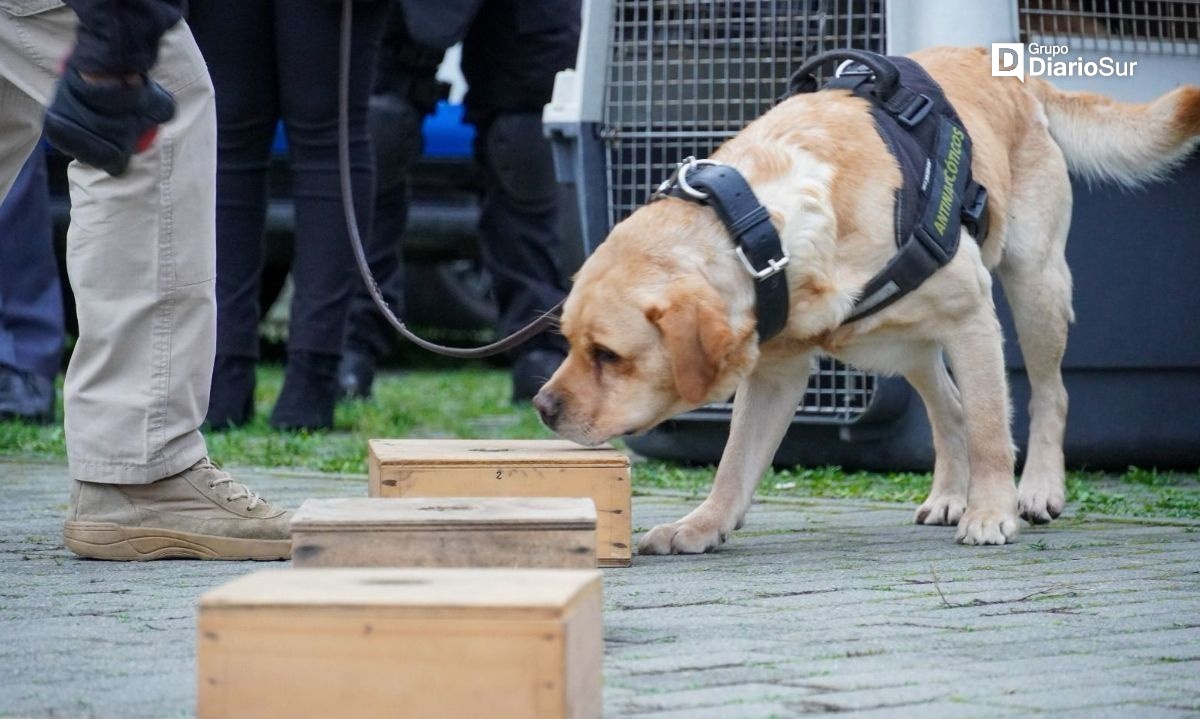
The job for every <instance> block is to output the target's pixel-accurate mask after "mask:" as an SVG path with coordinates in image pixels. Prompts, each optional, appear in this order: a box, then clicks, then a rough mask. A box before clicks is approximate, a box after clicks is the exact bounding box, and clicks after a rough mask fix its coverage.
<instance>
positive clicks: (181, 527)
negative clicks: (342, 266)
mask: <svg viewBox="0 0 1200 719" xmlns="http://www.w3.org/2000/svg"><path fill="white" fill-rule="evenodd" d="M74 31H75V17H74V15H73V14H72V13H71V12H70V11H68V10H66V9H65V8H61V7H59V8H54V9H49V10H46V11H43V12H39V13H34V14H30V15H27V16H22V17H14V16H12V15H9V14H6V13H4V12H0V72H2V73H3V74H4V76H5V77H6V78H7V79H9V80H11V84H12V85H14V86H17V87H19V89H20V90H21V91H22V92H23V93H25V94H26V95H27V96H28V97H29V98H30V99H32V100H33V101H34V102H35V103H40V104H41V105H45V103H46V102H47V101H48V99H49V97H50V93H51V92H52V91H53V89H54V84H55V82H56V79H57V78H56V75H55V71H56V68H57V63H58V61H59V60H60V59H61V58H62V57H64V56H65V55H66V54H67V53H68V52H69V50H70V47H71V42H72V40H73V38H74V35H75V32H74ZM160 50H161V52H160V55H159V62H158V65H156V66H155V68H154V70H153V71H152V72H151V75H152V77H153V78H154V79H155V81H157V82H159V83H160V84H162V85H163V87H165V88H166V89H167V90H168V91H170V92H171V93H172V94H173V95H174V97H175V100H176V104H177V109H176V115H175V117H174V119H172V120H171V121H170V122H168V123H166V124H165V125H163V126H162V127H161V128H160V129H159V132H158V136H157V138H156V139H155V141H154V142H153V143H152V145H151V146H150V147H149V148H148V149H147V150H146V151H144V152H142V153H141V154H139V155H136V156H135V157H133V158H132V160H131V162H130V164H129V167H128V169H127V170H126V171H125V172H124V173H123V174H122V175H120V176H118V177H112V176H110V175H108V174H107V173H105V172H103V171H102V170H98V169H96V168H93V167H88V166H85V165H82V164H80V163H78V162H76V163H72V166H71V168H70V170H69V180H70V182H71V198H72V210H71V223H72V226H71V230H70V231H69V233H68V236H67V243H68V249H67V254H68V257H67V267H68V271H69V273H70V277H71V282H72V287H73V288H74V290H75V297H76V300H77V309H78V314H79V340H78V342H77V343H76V345H75V349H74V352H73V354H72V358H71V363H70V366H69V368H68V371H67V384H66V389H65V392H64V394H65V407H66V438H67V452H68V462H69V468H70V471H71V474H72V476H73V477H74V478H75V480H76V481H75V482H74V484H73V489H72V494H71V505H70V506H71V508H70V511H69V514H68V519H67V522H66V524H65V525H64V527H63V537H64V540H65V543H66V546H67V548H68V549H70V550H71V551H73V552H75V553H76V554H79V555H82V556H87V557H96V558H103V559H157V558H160V557H196V558H211V559H239V558H255V559H283V558H286V557H288V556H289V555H290V554H291V541H290V538H289V532H288V521H289V515H288V513H287V512H284V511H283V510H282V509H280V508H278V507H275V506H273V505H271V504H270V503H268V502H265V501H263V500H262V499H261V498H260V497H258V496H257V495H256V494H255V493H254V492H252V491H250V490H249V489H248V488H246V487H245V486H244V485H242V484H240V483H238V482H235V481H234V480H233V478H231V477H230V476H229V475H227V474H225V473H224V472H221V471H220V470H218V469H217V468H216V467H214V466H213V465H212V464H211V463H210V462H209V461H208V459H207V457H206V456H205V454H206V448H205V444H204V438H203V437H202V436H201V434H200V432H199V426H200V423H201V421H202V419H203V417H204V410H205V408H206V407H207V406H208V386H209V381H210V372H211V369H212V358H213V345H214V343H215V325H216V322H215V319H216V317H215V311H216V303H215V301H214V296H213V276H214V274H215V262H214V241H213V235H214V230H213V214H214V210H213V205H214V195H215V187H214V184H215V183H214V181H213V177H214V173H215V164H216V158H215V152H214V148H215V145H216V119H215V114H214V109H213V92H212V84H211V83H210V82H209V79H208V73H207V71H206V69H205V65H204V60H203V58H202V57H201V56H200V52H199V50H198V48H197V47H196V45H195V43H194V42H193V41H192V36H191V32H190V31H189V30H188V28H187V26H186V25H185V24H184V23H182V22H181V23H179V24H178V25H177V26H176V27H174V28H172V29H171V30H169V31H168V32H167V34H166V35H164V36H163V40H162V44H161V48H160ZM14 78H15V79H14ZM10 112H11V110H10V106H9V105H8V104H7V103H6V104H4V105H0V118H3V119H0V127H3V126H4V125H5V124H7V123H8V122H9V117H10ZM38 117H39V118H40V113H39V115H38ZM36 127H37V126H36V124H35V129H36ZM3 134H4V133H0V137H3ZM0 142H5V140H0Z"/></svg>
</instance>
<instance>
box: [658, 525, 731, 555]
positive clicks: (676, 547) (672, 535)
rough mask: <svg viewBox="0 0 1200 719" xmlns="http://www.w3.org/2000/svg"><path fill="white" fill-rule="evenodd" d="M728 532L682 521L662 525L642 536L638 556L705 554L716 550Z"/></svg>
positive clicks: (717, 527) (718, 527)
mask: <svg viewBox="0 0 1200 719" xmlns="http://www.w3.org/2000/svg"><path fill="white" fill-rule="evenodd" d="M726 536H728V532H722V531H721V528H720V526H719V525H716V524H708V523H706V522H700V521H696V520H687V519H681V520H679V521H678V522H672V523H670V524H660V525H658V526H657V527H655V528H654V529H651V530H650V531H649V532H646V534H645V535H643V536H642V539H641V541H640V542H638V554H703V553H704V552H711V551H712V550H714V549H716V548H717V547H718V546H719V545H720V544H721V543H722V542H724V541H725V538H726Z"/></svg>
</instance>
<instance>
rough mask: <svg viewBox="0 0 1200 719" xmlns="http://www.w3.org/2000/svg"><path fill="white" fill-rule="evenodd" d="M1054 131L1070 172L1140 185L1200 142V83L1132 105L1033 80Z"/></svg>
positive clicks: (1162, 173)
mask: <svg viewBox="0 0 1200 719" xmlns="http://www.w3.org/2000/svg"><path fill="white" fill-rule="evenodd" d="M1028 84H1029V86H1030V88H1031V89H1032V90H1033V93H1034V94H1035V95H1036V96H1037V97H1038V99H1039V100H1041V102H1042V106H1043V107H1044V108H1045V109H1046V116H1047V117H1048V118H1049V120H1050V135H1051V136H1052V137H1053V138H1054V140H1055V142H1057V143H1058V146H1059V147H1061V148H1062V151H1063V154H1064V155H1066V158H1067V166H1068V167H1069V168H1070V170H1071V172H1073V173H1076V174H1079V175H1082V176H1083V177H1086V178H1088V179H1091V180H1111V181H1115V182H1118V183H1120V184H1122V185H1125V186H1129V187H1136V186H1138V185H1141V184H1142V183H1145V182H1151V181H1154V180H1157V179H1160V178H1162V177H1164V176H1165V175H1166V174H1167V173H1169V172H1170V171H1171V170H1172V169H1173V168H1174V167H1175V166H1176V165H1178V164H1179V163H1181V162H1182V161H1183V160H1184V159H1185V158H1187V156H1188V154H1189V153H1190V152H1191V151H1192V150H1193V149H1194V148H1195V147H1196V146H1197V145H1200V87H1197V86H1195V85H1184V86H1183V87H1178V88H1176V89H1174V90H1172V91H1171V92H1169V93H1167V94H1166V95H1163V96H1162V97H1160V98H1158V99H1157V100H1155V101H1153V102H1148V103H1146V104H1143V105H1134V104H1128V103H1122V102H1117V101H1115V100H1112V99H1110V98H1107V97H1104V96H1102V95H1095V94H1092V93H1088V92H1063V91H1060V90H1058V89H1056V88H1054V87H1053V86H1052V85H1050V84H1049V83H1046V82H1043V81H1041V80H1034V79H1031V80H1030V81H1029V83H1028Z"/></svg>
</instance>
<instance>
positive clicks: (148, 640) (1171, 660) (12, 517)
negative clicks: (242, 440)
mask: <svg viewBox="0 0 1200 719" xmlns="http://www.w3.org/2000/svg"><path fill="white" fill-rule="evenodd" d="M239 476H240V477H243V478H245V479H247V480H248V481H250V482H251V483H252V485H253V486H254V487H255V488H257V489H259V490H260V491H262V492H263V493H264V494H266V495H267V496H269V497H271V498H272V499H276V500H279V501H281V502H283V503H285V504H293V505H294V504H298V503H299V502H300V501H301V500H302V499H303V498H305V497H310V496H313V497H315V496H339V495H342V496H345V495H351V496H353V495H361V494H363V493H364V487H363V484H364V483H363V481H361V480H351V479H347V478H336V477H327V476H313V475H296V474H284V473H264V472H261V471H259V472H246V473H241V474H239ZM64 477H65V469H64V468H63V467H61V466H57V465H49V464H25V463H14V462H3V463H0V498H2V501H0V716H18V717H24V716H35V717H42V716H54V717H74V716H88V717H91V716H96V717H120V718H125V717H169V716H190V715H191V714H192V712H193V707H194V703H195V689H194V670H195V665H194V659H193V651H194V636H193V635H194V631H195V609H194V606H195V601H196V597H197V596H198V595H199V594H200V593H201V592H202V591H204V590H206V589H208V588H209V587H212V586H214V585H217V584H220V583H222V582H224V581H226V580H227V579H230V578H232V577H234V576H237V575H239V574H242V573H244V572H248V571H252V570H254V569H255V568H256V566H258V565H252V564H246V563H218V562H182V561H176V562H152V563H145V564H124V563H105V562H91V561H83V560H78V559H75V558H73V557H72V556H71V555H70V554H69V553H68V552H66V550H64V549H63V548H62V546H61V539H60V531H61V522H62V517H63V515H64V513H65V510H66V501H67V491H68V488H67V482H66V480H65V479H64ZM635 486H636V477H635ZM694 504H695V500H692V499H685V498H682V497H671V496H642V497H638V498H636V499H635V501H634V522H635V526H637V527H638V528H639V531H644V530H645V529H648V528H650V527H652V526H653V525H655V524H657V523H659V522H662V521H669V520H673V519H676V518H677V517H678V516H680V515H681V514H682V513H684V512H686V511H687V510H688V509H689V508H690V507H691V506H693V505H694ZM911 512H912V508H909V507H901V506H898V505H881V504H869V503H859V502H847V501H808V502H791V503H786V504H785V503H764V504H759V505H756V506H755V507H754V508H753V509H752V510H751V512H750V515H749V518H748V521H747V526H746V528H745V529H744V530H742V531H740V532H738V533H737V534H736V535H735V537H734V539H733V541H732V543H731V544H729V545H727V546H726V547H725V548H723V549H722V550H721V551H720V552H718V553H716V554H711V555H706V556H699V557H638V558H635V561H634V566H633V567H631V568H628V569H614V570H606V571H605V575H604V592H605V614H604V621H605V638H606V647H605V716H607V717H639V718H640V719H668V718H671V719H674V718H676V717H679V718H685V717H686V718H687V719H706V718H707V717H714V718H720V719H733V718H742V717H745V718H747V719H753V718H757V717H791V716H798V715H808V714H832V713H837V714H838V716H839V717H856V718H857V717H889V716H914V715H919V716H921V717H924V718H929V719H935V718H938V717H981V716H998V717H1007V716H1014V717H1016V716H1030V715H1037V714H1046V715H1051V714H1052V715H1054V716H1055V717H1067V718H1071V717H1099V716H1119V717H1142V716H1145V717H1186V716H1200V523H1188V522H1181V521H1172V522H1167V521H1163V522H1156V521H1150V520H1146V521H1123V520H1112V519H1101V518H1091V519H1080V518H1073V517H1071V516H1069V515H1068V516H1067V517H1066V518H1065V519H1064V520H1060V521H1058V522H1057V523H1055V524H1054V525H1051V526H1049V527H1039V528H1026V529H1025V531H1024V533H1023V534H1022V536H1021V540H1020V543H1019V544H1016V545H1013V546H1008V547H990V548H973V547H961V546H958V545H956V544H954V542H953V530H952V529H949V528H929V527H918V526H914V525H912V524H910V523H909V520H910V515H911Z"/></svg>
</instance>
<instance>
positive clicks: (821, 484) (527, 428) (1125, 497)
mask: <svg viewBox="0 0 1200 719" xmlns="http://www.w3.org/2000/svg"><path fill="white" fill-rule="evenodd" d="M464 367H465V368H464ZM282 381H283V371H282V369H281V368H280V367H278V366H271V365H267V366H264V367H262V368H260V369H259V373H258V389H257V391H256V393H255V417H254V420H253V421H252V422H251V423H250V424H248V425H246V426H245V427H240V428H238V429H235V430H229V431H225V432H210V433H208V443H209V450H210V452H211V454H212V456H213V458H214V459H216V460H218V461H220V462H222V463H224V464H228V465H238V466H254V467H290V468H296V469H305V470H316V471H321V472H341V473H348V474H363V473H365V472H366V441H367V440H368V439H371V438H374V437H395V438H399V437H428V438H449V437H478V438H539V437H551V436H552V434H551V433H550V432H549V431H547V430H546V429H545V428H544V427H542V426H541V424H540V423H539V422H538V420H537V417H536V416H535V413H534V412H533V410H532V409H530V408H529V407H528V405H520V406H514V405H512V404H511V403H510V402H509V393H510V391H511V387H510V383H509V376H508V372H507V371H506V370H504V369H497V368H492V367H488V366H487V365H482V364H474V365H470V364H468V365H465V366H464V365H461V364H460V365H457V366H456V368H455V369H451V370H447V369H441V368H440V367H439V368H434V369H422V370H416V371H410V372H404V373H399V374H391V375H384V376H381V377H380V378H379V380H378V381H377V382H376V387H375V399H374V400H372V401H371V402H347V403H343V404H342V405H341V406H339V407H338V410H337V416H336V420H335V428H334V430H333V431H330V432H320V433H314V434H309V433H303V432H301V433H289V432H277V431H275V430H273V429H271V428H270V427H269V426H268V425H267V416H268V415H269V413H270V410H271V407H272V405H273V404H274V402H275V398H276V397H277V396H278V395H279V390H280V385H281V384H282ZM59 416H60V417H61V416H62V410H61V407H60V408H59ZM0 456H3V457H20V458H31V459H58V460H61V459H63V458H64V457H65V447H64V442H63V431H62V427H61V426H59V425H53V426H49V427H32V426H27V425H23V424H19V423H15V422H0ZM714 471H715V468H713V467H711V466H708V467H690V466H684V465H680V464H675V463H671V462H662V461H657V460H650V461H646V462H640V463H639V464H637V466H636V468H635V471H634V486H635V489H671V490H676V491H679V490H682V491H684V492H687V493H689V494H692V495H697V496H702V495H704V494H706V493H707V492H708V488H709V486H710V485H711V483H712V477H713V473H714ZM929 484H930V478H929V475H928V474H924V473H914V472H895V473H873V472H848V471H844V470H842V469H841V468H838V467H794V468H787V469H772V470H769V471H768V472H767V474H766V476H765V477H764V478H763V481H762V483H761V484H760V486H759V492H758V493H759V495H762V496H768V497H797V498H800V497H824V498H833V499H864V500H872V501H878V502H898V503H904V504H909V505H915V504H917V503H919V502H921V501H922V500H923V499H924V498H925V495H926V494H927V493H928V491H929ZM1067 495H1068V501H1069V503H1070V506H1071V507H1072V508H1074V510H1075V511H1076V512H1077V513H1079V514H1085V515H1086V514H1107V515H1117V516H1130V517H1170V518H1184V519H1200V473H1196V472H1163V471H1159V470H1155V469H1142V468H1131V469H1129V470H1128V471H1127V472H1125V473H1124V474H1116V475H1114V474H1103V473H1098V472H1072V473H1071V474H1070V475H1069V477H1068V480H1067Z"/></svg>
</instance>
